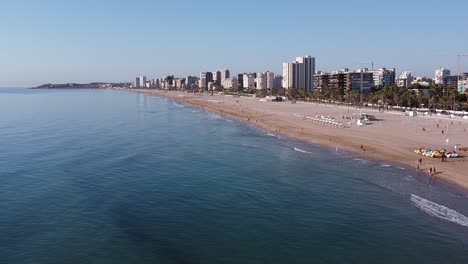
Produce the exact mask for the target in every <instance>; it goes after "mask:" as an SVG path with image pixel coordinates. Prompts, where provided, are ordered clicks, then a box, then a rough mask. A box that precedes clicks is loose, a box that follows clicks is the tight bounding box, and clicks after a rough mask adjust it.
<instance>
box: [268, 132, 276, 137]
mask: <svg viewBox="0 0 468 264" xmlns="http://www.w3.org/2000/svg"><path fill="white" fill-rule="evenodd" d="M267 136H270V137H276V135H273V134H271V133H268V134H267Z"/></svg>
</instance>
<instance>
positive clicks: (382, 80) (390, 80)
mask: <svg viewBox="0 0 468 264" xmlns="http://www.w3.org/2000/svg"><path fill="white" fill-rule="evenodd" d="M371 72H372V74H373V77H374V86H375V87H377V86H381V87H388V86H391V85H393V84H395V77H396V76H395V68H392V69H386V68H382V69H378V70H375V71H371Z"/></svg>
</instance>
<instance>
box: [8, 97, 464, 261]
mask: <svg viewBox="0 0 468 264" xmlns="http://www.w3.org/2000/svg"><path fill="white" fill-rule="evenodd" d="M0 146H1V151H0V234H1V236H0V263H426V264H427V263H468V227H467V226H466V219H467V218H466V216H468V198H467V197H466V196H465V195H464V194H462V193H459V192H457V191H456V190H454V189H452V188H450V187H447V186H443V185H441V184H438V183H435V184H434V183H430V182H428V180H427V178H424V177H418V176H416V175H415V174H414V172H413V171H409V170H405V169H404V168H398V165H390V164H391V163H386V162H372V161H367V160H363V159H360V158H357V157H355V156H352V155H350V154H348V153H343V152H336V151H335V150H329V149H324V148H321V147H317V146H313V145H307V144H303V143H301V142H297V141H294V140H288V139H284V138H277V137H274V135H273V134H271V133H267V132H265V131H261V130H258V129H255V128H252V127H251V126H250V125H247V124H244V123H241V122H238V121H235V120H230V119H228V118H224V117H222V116H219V115H216V114H213V113H210V112H206V111H202V110H199V109H197V108H194V107H189V106H183V105H181V104H179V103H175V102H174V101H171V100H163V99H160V98H157V97H151V96H146V95H142V94H135V93H129V92H124V91H114V90H76V91H67V90H41V91H39V90H24V89H19V90H18V89H0Z"/></svg>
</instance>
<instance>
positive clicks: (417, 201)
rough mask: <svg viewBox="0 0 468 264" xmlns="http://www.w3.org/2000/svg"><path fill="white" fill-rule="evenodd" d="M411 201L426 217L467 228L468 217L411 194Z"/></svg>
mask: <svg viewBox="0 0 468 264" xmlns="http://www.w3.org/2000/svg"><path fill="white" fill-rule="evenodd" d="M411 201H412V202H413V204H414V205H415V206H416V207H417V208H419V209H420V210H422V211H423V212H425V213H427V214H428V215H431V216H434V217H437V218H440V219H444V220H447V221H450V222H452V223H456V224H459V225H461V226H466V227H468V217H466V216H464V215H462V214H460V213H459V212H457V211H455V210H452V209H450V208H448V207H445V206H443V205H440V204H437V203H434V202H431V201H429V200H426V199H424V198H421V197H419V196H417V195H414V194H411Z"/></svg>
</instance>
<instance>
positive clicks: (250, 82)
mask: <svg viewBox="0 0 468 264" xmlns="http://www.w3.org/2000/svg"><path fill="white" fill-rule="evenodd" d="M255 76H256V74H255V75H254V74H253V73H245V74H244V76H243V79H244V81H243V84H244V89H248V90H253V89H255Z"/></svg>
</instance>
